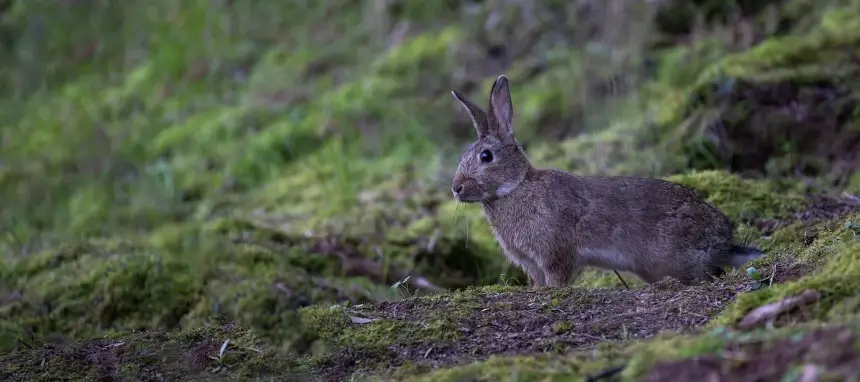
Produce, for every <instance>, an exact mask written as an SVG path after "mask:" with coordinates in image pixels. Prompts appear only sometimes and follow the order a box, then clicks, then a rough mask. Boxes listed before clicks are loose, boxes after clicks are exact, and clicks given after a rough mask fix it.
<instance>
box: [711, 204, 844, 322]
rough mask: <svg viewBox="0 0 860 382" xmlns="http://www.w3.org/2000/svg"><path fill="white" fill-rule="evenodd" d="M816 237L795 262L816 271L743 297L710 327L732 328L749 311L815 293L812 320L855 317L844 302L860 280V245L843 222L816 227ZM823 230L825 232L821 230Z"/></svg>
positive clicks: (797, 256)
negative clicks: (835, 312) (810, 265)
mask: <svg viewBox="0 0 860 382" xmlns="http://www.w3.org/2000/svg"><path fill="white" fill-rule="evenodd" d="M858 219H860V215H856V214H855V215H850V216H848V217H847V218H845V220H844V222H852V221H857V220H858ZM819 227H820V228H819V230H821V231H824V232H821V233H819V237H818V238H817V239H816V240H815V241H814V242H813V243H812V244H811V245H809V246H808V247H807V248H805V249H803V250H802V251H800V252H799V253H796V254H795V259H796V261H802V262H812V263H823V265H821V266H820V267H819V268H818V269H816V271H815V272H814V273H812V274H810V275H808V276H805V277H803V278H801V279H799V280H797V281H795V282H791V283H787V284H777V285H774V286H772V287H769V288H763V289H760V290H757V291H753V292H748V293H743V294H741V295H739V296H738V297H737V298H736V300H735V301H734V302H733V303H732V304H731V305H729V306H728V307H726V309H725V311H724V312H723V313H722V314H721V315H720V317H718V318H717V319H714V320H712V321H711V322H710V323H709V326H711V327H716V326H722V325H732V324H734V323H736V322H737V321H738V320H740V319H741V318H742V317H743V316H744V315H746V313H748V312H749V311H750V310H751V309H753V308H755V307H758V306H761V305H764V304H767V303H770V302H774V301H779V300H781V299H784V298H785V297H787V296H792V295H796V294H799V293H801V292H803V291H804V290H808V289H809V290H814V291H818V292H820V293H821V295H822V296H821V300H820V301H819V302H818V303H816V304H815V305H814V306H813V307H811V308H810V311H811V312H812V314H813V317H809V318H811V319H815V320H817V319H823V318H825V317H827V316H828V315H832V314H831V310H833V309H839V314H841V315H844V314H856V313H857V312H845V311H844V309H845V308H846V307H847V306H852V304H851V303H850V302H848V303H843V301H844V300H850V299H852V298H853V297H854V296H855V294H856V292H857V290H858V288H860V284H858V283H857V281H856V280H860V279H858V276H860V273H859V272H860V266H858V264H860V256H858V254H860V241H858V239H857V238H856V236H855V233H854V232H852V231H850V230H849V229H846V228H845V225H844V223H842V222H828V223H824V224H822V225H821V226H819ZM822 228H824V229H822Z"/></svg>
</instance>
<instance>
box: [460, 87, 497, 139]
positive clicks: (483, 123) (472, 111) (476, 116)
mask: <svg viewBox="0 0 860 382" xmlns="http://www.w3.org/2000/svg"><path fill="white" fill-rule="evenodd" d="M451 95H453V96H454V98H455V99H456V100H457V102H459V103H460V106H462V107H463V109H464V110H466V112H467V113H469V117H470V118H472V124H473V125H475V131H476V132H477V133H478V138H481V137H483V136H486V135H487V132H488V130H489V126H488V125H487V113H484V111H483V110H481V108H480V107H478V106H476V105H475V104H473V103H471V102H469V100H468V99H466V97H465V96H463V95H462V94H460V93H458V92H457V91H456V90H451Z"/></svg>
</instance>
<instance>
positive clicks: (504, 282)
mask: <svg viewBox="0 0 860 382" xmlns="http://www.w3.org/2000/svg"><path fill="white" fill-rule="evenodd" d="M505 276H506V275H505V272H502V273H501V274H500V275H499V280H501V281H502V285H504V286H510V285H511V282H516V283H517V284H519V283H520V282H519V280H517V279H516V278H515V277H505Z"/></svg>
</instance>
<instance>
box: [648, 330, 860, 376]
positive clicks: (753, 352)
mask: <svg viewBox="0 0 860 382" xmlns="http://www.w3.org/2000/svg"><path fill="white" fill-rule="evenodd" d="M857 341H860V336H858V335H857V333H856V332H855V331H852V330H851V329H848V328H828V329H821V330H815V331H811V332H808V333H800V334H798V335H795V336H792V337H791V338H788V339H779V340H774V341H758V342H751V343H745V344H732V345H730V346H727V347H725V348H724V349H723V350H722V351H721V352H719V355H710V356H704V357H697V358H695V359H685V360H680V361H672V362H663V363H658V364H657V365H655V366H654V367H653V368H652V369H651V371H650V372H649V373H648V375H647V376H646V377H645V380H646V381H659V382H670V381H679V382H680V381H732V382H736V381H737V382H743V381H750V382H752V381H779V380H786V379H784V377H785V376H786V374H792V375H794V376H795V377H794V378H791V379H789V380H798V377H801V376H805V375H810V376H811V377H807V378H810V379H805V378H804V379H801V380H805V381H817V380H847V378H849V377H850V376H854V377H856V376H857V374H858V373H860V354H858V351H857V349H856V348H855V344H856V343H857Z"/></svg>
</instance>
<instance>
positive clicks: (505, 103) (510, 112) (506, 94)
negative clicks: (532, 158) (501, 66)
mask: <svg viewBox="0 0 860 382" xmlns="http://www.w3.org/2000/svg"><path fill="white" fill-rule="evenodd" d="M489 114H490V115H491V116H492V117H490V118H495V122H496V123H498V127H499V129H500V130H501V131H499V132H498V133H499V135H500V136H503V137H504V135H507V136H508V137H507V138H511V139H513V138H514V105H513V103H512V102H511V88H510V86H509V85H508V77H506V76H505V75H504V74H502V75H501V76H499V78H496V82H493V89H492V90H490V113H489Z"/></svg>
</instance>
